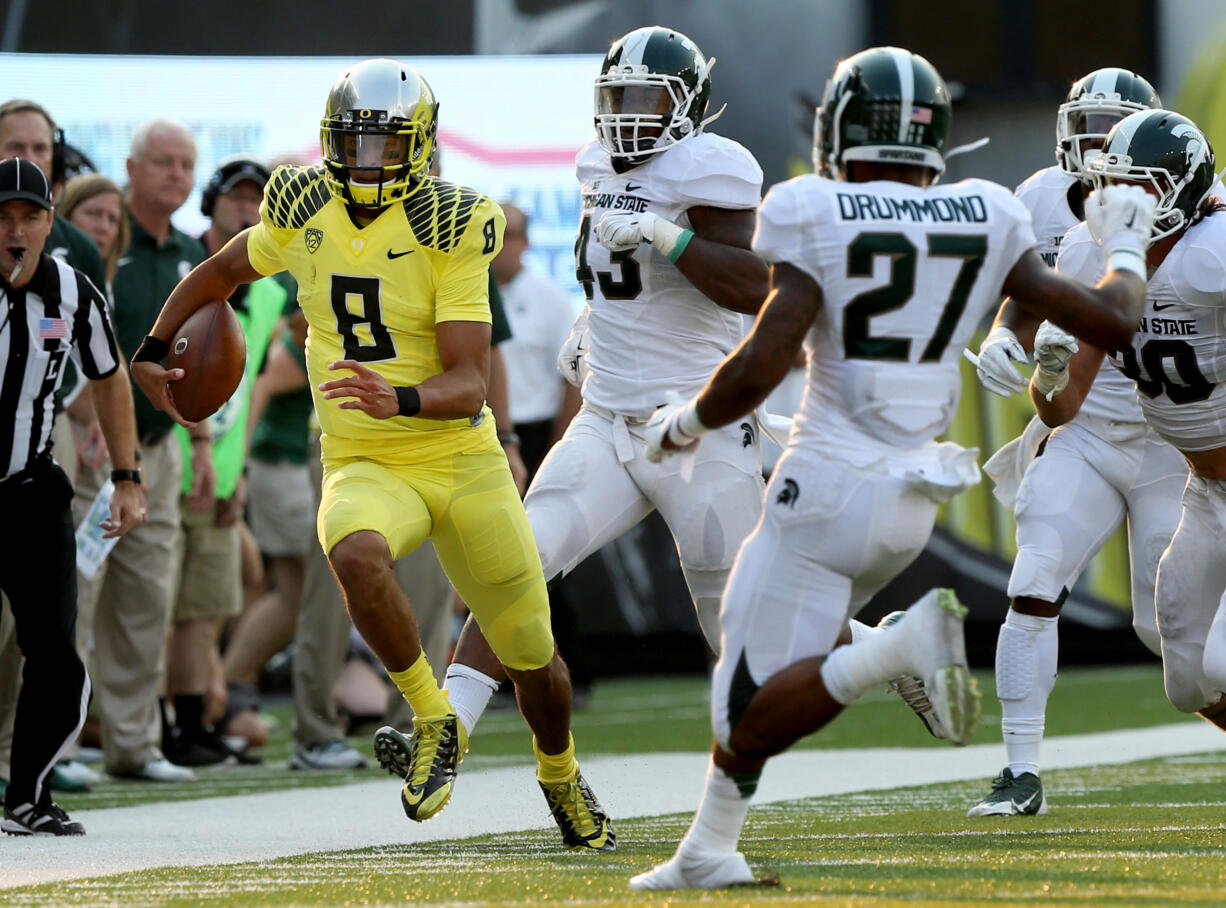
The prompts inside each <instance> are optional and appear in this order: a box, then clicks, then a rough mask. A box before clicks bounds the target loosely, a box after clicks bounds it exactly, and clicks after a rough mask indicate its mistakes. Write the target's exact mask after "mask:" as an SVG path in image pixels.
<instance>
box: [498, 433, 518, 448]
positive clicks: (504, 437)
mask: <svg viewBox="0 0 1226 908" xmlns="http://www.w3.org/2000/svg"><path fill="white" fill-rule="evenodd" d="M498 443H499V444H500V445H502V446H504V447H505V446H506V445H515V447H517V448H518V447H520V443H519V434H518V433H516V432H510V431H507V432H499V433H498Z"/></svg>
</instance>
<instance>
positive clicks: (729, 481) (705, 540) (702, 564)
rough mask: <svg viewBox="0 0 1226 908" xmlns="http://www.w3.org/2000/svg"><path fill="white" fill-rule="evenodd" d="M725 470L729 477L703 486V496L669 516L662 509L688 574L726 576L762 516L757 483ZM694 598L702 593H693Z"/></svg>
mask: <svg viewBox="0 0 1226 908" xmlns="http://www.w3.org/2000/svg"><path fill="white" fill-rule="evenodd" d="M721 466H722V465H721ZM725 469H726V470H727V472H728V474H729V475H726V476H725V477H724V478H723V479H722V480H720V481H717V482H708V483H706V485H705V486H704V492H705V494H704V495H703V497H701V498H694V499H692V500H689V501H686V502H685V503H684V504H683V505H682V507H680V508H678V509H677V510H675V511H672V514H671V515H669V511H667V510H664V509H663V508H662V509H661V511H662V513H664V514H665V515H666V516H668V523H669V529H670V530H671V531H672V534H673V538H674V539H676V540H677V549H678V552H679V555H680V558H681V563H682V565H683V566H684V567H685V568H686V569H687V573H688V572H689V571H690V569H693V570H694V571H696V572H697V571H702V572H721V571H722V572H723V574H724V576H725V577H726V576H727V572H728V570H729V569H730V568H731V567H732V563H733V562H734V561H735V560H736V553H737V552H738V551H739V550H740V547H741V543H742V542H744V541H745V537H746V536H748V535H749V534H750V532H751V531H752V530H753V528H754V525H755V524H757V522H758V517H759V515H760V514H761V511H762V487H761V484H760V482H759V481H758V480H757V479H756V478H754V477H751V476H747V475H745V474H744V473H739V472H733V471H732V470H731V469H730V468H725ZM657 504H658V502H657ZM669 510H672V509H669ZM678 512H679V513H678ZM722 591H723V590H722V587H721V588H720V589H719V590H717V591H716V592H715V593H714V594H713V595H716V596H718V595H719V594H720V593H721V592H722ZM695 595H696V596H697V595H702V594H700V593H697V592H695Z"/></svg>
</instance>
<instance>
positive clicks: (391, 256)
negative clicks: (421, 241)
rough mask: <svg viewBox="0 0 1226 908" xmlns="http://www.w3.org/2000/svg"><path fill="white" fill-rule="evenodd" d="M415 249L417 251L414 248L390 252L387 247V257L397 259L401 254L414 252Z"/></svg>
mask: <svg viewBox="0 0 1226 908" xmlns="http://www.w3.org/2000/svg"><path fill="white" fill-rule="evenodd" d="M416 251H417V250H416V249H406V250H405V251H404V252H392V250H390V249H389V250H387V257H388V258H389V259H398V258H400V257H401V256H402V255H408V254H409V253H410V252H416Z"/></svg>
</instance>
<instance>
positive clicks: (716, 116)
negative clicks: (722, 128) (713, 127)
mask: <svg viewBox="0 0 1226 908" xmlns="http://www.w3.org/2000/svg"><path fill="white" fill-rule="evenodd" d="M727 109H728V103H727V102H726V101H725V102H724V106H723V107H721V108H720V109H719V110H717V111H715V113H713V114H711V116H709V117H707V118H706V119H705V120H703V121H702V122H701V123H699V124H698V128H697V129H696V130H694V132H695V133H699V132H702V131H703V130H704V129H706V128H707V126H709V125H710V124H711V123H714V122H715V121H716V120H718V119H719V118H720V117H721V116H723V113H724V111H725V110H727Z"/></svg>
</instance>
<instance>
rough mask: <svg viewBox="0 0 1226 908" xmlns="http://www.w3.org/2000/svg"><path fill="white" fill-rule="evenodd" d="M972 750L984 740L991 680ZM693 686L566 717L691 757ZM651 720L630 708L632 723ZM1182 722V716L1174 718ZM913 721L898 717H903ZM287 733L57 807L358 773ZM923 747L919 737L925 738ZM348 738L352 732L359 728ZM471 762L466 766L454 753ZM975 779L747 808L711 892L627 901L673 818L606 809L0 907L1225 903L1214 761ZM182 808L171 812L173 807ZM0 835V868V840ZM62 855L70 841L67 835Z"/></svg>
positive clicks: (1222, 762) (1114, 715)
mask: <svg viewBox="0 0 1226 908" xmlns="http://www.w3.org/2000/svg"><path fill="white" fill-rule="evenodd" d="M980 683H981V685H983V687H984V694H985V698H984V707H985V709H984V722H983V725H982V727H981V730H980V732H979V735H978V737H977V739H976V743H990V742H993V741H996V740H999V738H998V734H999V733H998V730H997V725H998V722H999V715H998V713H997V703H996V701H995V699H994V696H993V688H992V679H991V676H990V675H987V674H984V675H980ZM704 699H705V691H704V686H703V684H702V683H701V681H700V680H697V679H637V680H633V681H622V682H610V683H607V684H605V685H603V686H601V687H599V688H598V689H597V691H596V693H595V696H594V697H593V699H592V704H591V708H590V709H589V710H588V711H587V712H585V713H582V714H580V715H579V716H577V718H576V723H575V724H576V737H577V738H578V740H579V743H580V747H581V749H582V750H583V751H584V752H585V753H597V752H605V753H625V752H648V751H652V750H663V749H676V750H701V749H703V748H704V746H705V743H706V731H705V729H706V712H705V703H704ZM645 715H646V716H648V717H650V718H648V719H645V718H644V716H645ZM1179 720H1180V716H1179V714H1178V713H1176V712H1174V710H1173V709H1172V708H1171V707H1170V706H1169V705H1168V704H1166V702H1165V699H1164V698H1163V696H1162V686H1161V675H1160V671H1159V669H1158V668H1157V667H1156V666H1143V667H1130V668H1121V669H1094V670H1079V671H1069V672H1065V673H1063V674H1062V677H1061V679H1060V683H1059V684H1058V685H1057V688H1056V691H1055V693H1054V695H1053V697H1052V701H1051V709H1050V713H1049V718H1048V732H1049V734H1053V735H1056V734H1070V733H1082V732H1089V731H1104V730H1112V729H1122V728H1139V727H1144V726H1153V725H1164V724H1169V723H1172V722H1177V721H1179ZM1188 721H1199V720H1188ZM912 726H914V727H912ZM286 727H287V724H286V722H285V721H284V719H282V721H281V722H280V724H279V726H278V734H277V735H276V736H275V738H276V740H275V741H274V746H273V747H271V748H270V752H269V756H270V760H269V763H268V764H267V765H265V766H263V767H255V768H229V769H217V770H211V771H209V772H207V773H204V774H202V776H203V779H202V781H201V782H200V783H198V784H197V785H196V786H175V787H172V786H165V787H158V786H139V785H121V784H119V783H112V784H106V785H103V786H100V787H99V789H98V790H97V791H96V792H95V793H92V794H89V795H82V796H77V797H74V798H67V797H66V798H64V799H63V802H64V803H65V806H67V807H68V808H69V810H72V809H73V808H75V807H79V808H83V807H86V806H102V805H103V804H132V803H135V802H137V801H138V800H139V799H141V798H146V797H150V796H154V795H156V796H159V797H165V798H196V797H208V796H212V795H216V794H221V793H225V794H232V793H236V792H238V791H241V790H244V787H246V788H247V789H249V790H268V789H269V788H270V787H278V786H280V787H285V786H290V785H305V784H344V783H345V782H347V781H353V780H366V779H370V778H372V773H373V772H375V771H374V770H371V771H367V772H365V773H363V772H355V773H329V774H320V775H316V774H311V775H309V776H303V775H301V774H298V773H290V772H288V771H287V770H285V769H284V765H285V764H284V758H285V754H286V752H287V744H286V741H285V738H286V735H285V732H284V729H285V728H286ZM928 740H929V739H927V738H926V737H925V736H923V733H922V728H921V727H920V725H919V722H918V720H916V719H915V718H914V717H912V716H911V715H910V713H909V712H907V711H906V709H905V707H902V706H901V705H900V704H899V703H898V702H897V701H896V700H894V699H892V698H890V697H888V696H887V695H885V694H884V693H882V694H874V695H871V696H870V697H866V698H865V702H863V703H859V704H857V705H856V706H855V707H854V709H853V710H852V711H849V713H848V714H847V715H846V716H844V717H841V718H840V719H839V720H837V721H836V722H835V723H834V724H833V725H832V726H830V728H829V729H827V730H826V732H823V733H822V734H819V735H818V736H815V737H814V738H813V739H810V740H809V741H806V742H805V745H806V746H812V747H817V746H821V747H834V748H838V747H871V746H874V745H880V744H882V743H886V744H889V745H890V746H906V747H911V746H925V745H926V742H927V741H928ZM935 743H936V742H933V744H934V745H935ZM362 744H363V746H367V745H366V739H365V738H363V739H362ZM526 747H527V739H526V733H525V732H524V731H523V727H522V724H520V722H519V720H518V719H516V718H515V717H513V716H511V715H509V714H498V713H495V714H492V715H491V716H489V717H487V720H486V721H484V722H483V725H482V728H481V730H480V731H479V733H478V735H477V736H476V738H475V739H474V742H473V753H472V755H471V756H470V758H469V759H466V761H465V764H464V765H465V771H469V767H470V766H480V765H482V764H483V763H484V765H492V764H493V763H495V762H505V761H506V760H508V759H516V760H518V759H520V758H523V759H524V760H525V761H526V756H525V755H524V751H525V750H526ZM470 760H471V762H470ZM998 768H999V767H997V766H985V767H984V777H983V779H981V780H973V781H968V782H961V783H953V784H943V785H929V786H924V787H922V788H908V787H905V785H906V781H907V779H906V767H905V766H900V767H899V773H898V782H899V786H900V787H898V788H896V789H891V790H884V791H881V790H879V791H871V792H862V793H855V794H846V795H837V796H830V797H823V798H811V799H807V800H802V801H791V802H784V803H776V804H769V805H764V806H761V807H757V808H755V809H754V810H752V811H751V812H750V818H749V822H748V824H747V826H746V830H745V836H744V838H743V840H742V850H743V851H744V852H745V854H746V856H747V858H748V859H749V861H750V864H751V866H753V867H754V868H755V870H757V871H761V872H763V873H768V874H772V875H777V876H778V877H779V878H780V879H781V885H779V886H776V887H769V888H755V889H740V890H733V891H729V892H722V893H680V894H675V893H671V894H670V893H659V894H642V895H640V894H633V895H632V894H631V893H629V892H628V891H627V890H626V881H627V879H628V878H629V877H630V876H631V875H633V874H634V873H637V872H639V871H641V870H644V869H647V868H649V867H650V866H651V865H652V864H654V863H657V862H659V861H661V860H664V859H666V858H667V857H668V856H669V855H670V854H671V852H672V850H673V848H674V846H675V844H676V842H677V840H678V839H679V837H680V836H681V834H682V833H683V832H684V829H685V827H686V826H687V825H688V822H689V819H690V816H689V815H688V814H686V815H683V816H682V815H677V816H671V817H656V818H648V819H638V820H635V819H632V818H620V817H619V818H618V820H617V827H618V835H619V846H618V850H617V851H616V852H614V853H612V854H608V855H600V856H594V855H575V854H569V853H564V852H560V851H559V850H558V848H557V847H556V845H555V834H554V833H553V831H551V830H542V831H529V832H523V833H516V834H515V835H514V836H509V837H508V836H500V837H491V836H486V837H481V838H474V839H466V840H462V841H451V842H435V843H429V844H417V845H412V846H408V845H406V846H398V847H384V848H378V849H364V850H361V851H353V852H340V853H335V852H334V853H327V854H314V855H306V856H300V857H295V858H286V859H282V860H278V861H272V862H266V863H260V864H246V865H229V866H219V867H205V868H165V869H160V870H153V871H142V872H137V873H128V874H122V875H118V876H112V877H105V878H99V879H90V880H80V881H75V882H66V883H56V884H48V885H43V886H37V887H26V888H23V889H12V890H0V905H68V904H72V905H96V904H107V905H110V904H120V905H124V906H128V905H133V906H135V905H154V904H157V905H162V904H171V905H207V906H251V905H338V906H339V905H395V904H462V905H528V904H562V905H599V904H668V905H689V904H697V903H700V902H701V903H718V904H737V905H759V904H774V903H780V904H789V905H791V904H857V903H864V904H869V903H871V904H874V905H890V904H903V903H914V902H916V901H924V902H926V903H935V904H942V903H943V904H959V905H975V904H983V903H986V902H988V901H991V902H993V903H994V904H1019V905H1020V904H1036V903H1039V902H1041V903H1042V904H1043V905H1045V906H1046V905H1073V904H1076V905H1104V904H1112V905H1119V906H1124V905H1150V906H1153V905H1168V904H1169V905H1198V904H1200V905H1220V904H1222V903H1223V902H1224V901H1226V896H1223V892H1224V891H1226V865H1224V864H1223V861H1222V858H1223V857H1224V856H1226V824H1224V821H1223V803H1224V800H1226V799H1224V798H1223V796H1222V794H1221V791H1222V785H1223V782H1226V753H1214V754H1208V755H1201V756H1187V757H1179V758H1167V759H1163V760H1150V761H1146V762H1139V763H1129V764H1121V765H1116V766H1104V767H1091V768H1085V769H1070V770H1062V771H1052V772H1046V773H1044V782H1045V785H1046V787H1047V789H1048V793H1049V797H1050V798H1051V800H1052V801H1053V808H1052V812H1051V813H1050V814H1049V815H1048V816H1046V817H1026V818H1014V819H1010V820H1001V819H977V820H970V819H967V818H966V816H965V813H966V809H967V807H968V806H969V805H970V804H971V803H973V802H974V801H975V800H977V799H978V798H979V797H981V796H982V795H983V794H984V793H986V790H987V785H988V780H989V777H990V776H991V775H992V774H993V773H994V772H995V771H996V770H997V769H998ZM187 809H189V808H188V807H187V806H186V805H185V810H187ZM4 845H5V843H4V842H2V841H0V874H2V872H3V869H2V868H3V846H4ZM66 847H69V846H66Z"/></svg>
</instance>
